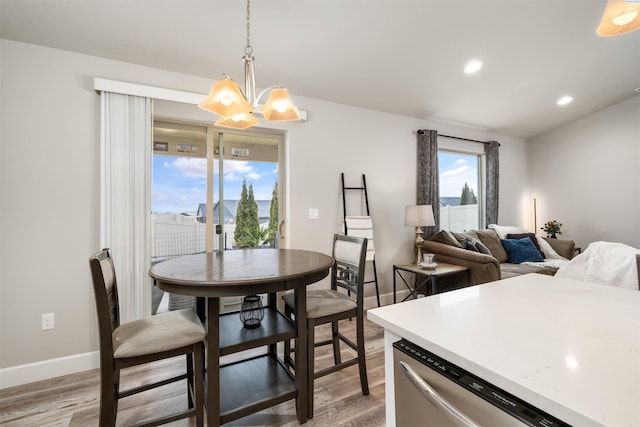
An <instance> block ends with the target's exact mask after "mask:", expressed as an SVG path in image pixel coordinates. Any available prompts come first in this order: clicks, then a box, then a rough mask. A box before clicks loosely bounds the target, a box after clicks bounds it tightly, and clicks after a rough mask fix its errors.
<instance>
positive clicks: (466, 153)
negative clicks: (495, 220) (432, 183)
mask: <svg viewBox="0 0 640 427" xmlns="http://www.w3.org/2000/svg"><path fill="white" fill-rule="evenodd" d="M438 147H439V149H438V174H439V179H440V188H439V191H440V228H441V229H443V230H450V231H456V232H462V231H465V230H478V229H482V228H484V227H485V224H484V221H483V218H484V215H483V212H484V200H483V197H484V192H483V188H484V178H483V176H484V174H483V170H484V154H482V151H479V150H478V147H469V146H468V145H466V144H465V145H463V144H458V143H451V142H449V141H447V143H443V142H441V141H440V140H439V141H438ZM482 148H483V147H480V150H482Z"/></svg>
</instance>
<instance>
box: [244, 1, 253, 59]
mask: <svg viewBox="0 0 640 427" xmlns="http://www.w3.org/2000/svg"><path fill="white" fill-rule="evenodd" d="M244 53H245V54H246V55H251V54H252V53H253V47H251V0H247V47H245V48H244Z"/></svg>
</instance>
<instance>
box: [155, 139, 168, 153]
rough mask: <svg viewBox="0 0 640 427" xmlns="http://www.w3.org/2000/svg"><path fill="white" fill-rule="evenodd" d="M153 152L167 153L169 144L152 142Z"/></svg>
mask: <svg viewBox="0 0 640 427" xmlns="http://www.w3.org/2000/svg"><path fill="white" fill-rule="evenodd" d="M153 151H169V143H168V142H158V141H153Z"/></svg>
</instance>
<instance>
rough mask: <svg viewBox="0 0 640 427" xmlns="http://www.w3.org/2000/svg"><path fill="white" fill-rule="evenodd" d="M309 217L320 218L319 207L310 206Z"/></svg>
mask: <svg viewBox="0 0 640 427" xmlns="http://www.w3.org/2000/svg"><path fill="white" fill-rule="evenodd" d="M309 219H320V209H318V208H310V209H309Z"/></svg>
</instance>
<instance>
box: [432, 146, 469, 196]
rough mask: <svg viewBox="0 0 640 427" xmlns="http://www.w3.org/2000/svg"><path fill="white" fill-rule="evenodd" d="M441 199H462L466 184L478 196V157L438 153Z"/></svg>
mask: <svg viewBox="0 0 640 427" xmlns="http://www.w3.org/2000/svg"><path fill="white" fill-rule="evenodd" d="M438 169H439V173H440V197H460V195H461V194H462V188H463V187H464V184H465V182H466V183H467V184H469V187H471V189H472V190H473V193H474V194H475V195H476V196H477V195H478V157H477V156H475V155H465V154H459V153H445V152H439V153H438Z"/></svg>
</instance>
